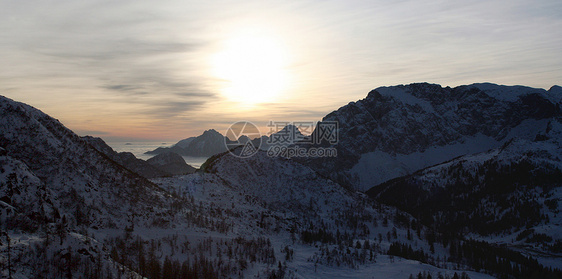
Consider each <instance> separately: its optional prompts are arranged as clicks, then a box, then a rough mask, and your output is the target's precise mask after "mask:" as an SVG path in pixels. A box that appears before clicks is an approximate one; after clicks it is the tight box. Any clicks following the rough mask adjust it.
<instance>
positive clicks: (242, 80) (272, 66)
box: [212, 36, 287, 105]
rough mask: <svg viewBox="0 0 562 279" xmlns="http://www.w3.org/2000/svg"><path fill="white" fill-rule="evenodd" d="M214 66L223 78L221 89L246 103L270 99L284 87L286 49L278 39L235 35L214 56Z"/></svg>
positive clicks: (231, 96) (250, 103) (235, 99)
mask: <svg viewBox="0 0 562 279" xmlns="http://www.w3.org/2000/svg"><path fill="white" fill-rule="evenodd" d="M212 63H213V70H214V74H215V76H216V77H217V78H219V79H220V80H222V81H224V83H223V85H222V87H221V92H222V94H223V96H225V97H226V98H228V99H229V100H231V101H234V102H239V103H243V104H247V105H253V104H258V103H266V102H273V101H275V100H276V99H278V98H279V97H280V94H281V93H282V92H283V91H284V89H285V88H286V87H287V71H286V68H287V65H286V53H285V50H284V49H283V47H282V44H281V43H279V42H278V41H277V40H275V39H273V38H270V37H264V36H238V37H236V38H233V39H230V40H228V41H226V43H225V45H224V48H223V50H222V51H220V52H219V53H217V54H216V55H215V56H214V57H213V62H212Z"/></svg>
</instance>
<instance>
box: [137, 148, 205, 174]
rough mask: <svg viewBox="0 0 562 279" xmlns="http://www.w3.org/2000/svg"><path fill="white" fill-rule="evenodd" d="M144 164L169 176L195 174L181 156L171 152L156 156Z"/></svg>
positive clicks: (192, 168) (193, 169)
mask: <svg viewBox="0 0 562 279" xmlns="http://www.w3.org/2000/svg"><path fill="white" fill-rule="evenodd" d="M146 162H147V163H149V164H150V165H152V166H154V167H155V168H158V169H159V170H161V171H163V172H166V173H169V174H171V175H181V174H190V173H194V172H195V168H194V167H192V166H190V165H188V164H186V163H185V160H184V159H183V158H182V156H180V155H179V154H177V153H173V152H167V153H162V154H158V155H156V156H154V157H152V158H150V159H148V160H147V161H146Z"/></svg>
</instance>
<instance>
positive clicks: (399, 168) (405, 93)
mask: <svg viewBox="0 0 562 279" xmlns="http://www.w3.org/2000/svg"><path fill="white" fill-rule="evenodd" d="M561 91H562V90H561V88H560V87H559V86H553V87H552V88H551V89H550V90H548V91H546V90H543V89H535V88H530V87H524V86H501V85H495V84H489V83H481V84H472V85H467V86H459V87H455V88H450V87H441V86H439V85H434V84H427V83H421V84H410V85H405V86H404V85H400V86H393V87H380V88H377V89H375V90H372V91H371V92H369V94H368V95H367V97H366V98H365V99H362V100H359V101H357V102H351V103H349V104H348V105H346V106H343V107H341V108H340V109H338V110H336V111H334V112H332V113H330V114H328V115H327V116H326V117H324V118H323V120H322V121H338V122H339V130H338V131H339V142H338V144H337V145H336V146H335V147H336V148H337V149H338V157H337V158H319V159H311V160H308V161H307V162H306V164H307V165H309V166H311V167H313V168H314V169H315V170H317V171H318V172H320V173H322V174H323V175H325V176H327V177H330V178H332V179H334V180H335V181H338V182H339V183H341V184H342V185H345V186H347V187H351V188H355V189H359V190H362V191H365V190H367V189H369V188H371V187H373V186H375V185H377V184H379V183H382V182H385V181H387V180H390V179H393V178H396V177H400V176H403V175H407V174H411V173H413V172H415V171H417V170H419V169H422V168H425V167H428V166H431V165H434V164H438V163H441V162H444V161H447V160H450V159H452V158H455V157H458V156H461V155H466V154H472V153H477V152H483V151H486V150H488V149H491V148H497V147H500V146H501V145H503V144H504V143H505V142H507V141H509V140H510V139H511V138H514V137H516V138H522V139H531V140H532V139H534V138H535V136H536V135H537V134H538V133H540V132H543V131H544V130H545V129H546V126H547V124H548V123H549V121H551V120H552V119H553V118H555V117H559V116H560V115H561V110H560V102H561V100H562V93H561Z"/></svg>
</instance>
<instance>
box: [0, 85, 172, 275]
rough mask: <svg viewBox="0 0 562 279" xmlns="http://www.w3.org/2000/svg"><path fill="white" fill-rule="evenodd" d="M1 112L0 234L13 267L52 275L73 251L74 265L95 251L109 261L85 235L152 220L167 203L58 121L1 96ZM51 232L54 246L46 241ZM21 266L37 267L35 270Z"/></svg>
mask: <svg viewBox="0 0 562 279" xmlns="http://www.w3.org/2000/svg"><path fill="white" fill-rule="evenodd" d="M0 112H1V113H0V146H1V148H2V149H3V152H2V154H3V155H1V156H0V163H1V165H0V200H1V202H0V203H1V211H0V213H1V216H0V220H2V222H1V224H0V228H1V229H2V230H3V231H4V230H7V232H8V233H6V234H3V235H4V236H5V238H2V240H1V242H2V244H1V246H2V251H4V252H6V251H7V252H6V253H3V256H2V266H3V267H6V263H7V259H8V258H6V257H5V255H7V254H8V253H9V254H10V255H12V253H14V254H13V255H12V256H14V257H15V258H12V259H16V258H17V257H19V259H20V260H19V261H18V263H19V265H18V268H16V270H19V271H20V274H22V276H23V275H26V276H29V278H31V277H36V276H37V275H38V274H42V273H43V272H46V273H43V274H44V275H45V276H47V277H49V274H51V275H52V276H55V274H53V273H52V272H54V269H53V267H55V266H54V263H60V264H61V265H69V264H70V262H69V259H68V258H66V257H70V256H71V255H74V256H75V263H76V264H78V263H79V262H80V263H83V264H85V265H87V262H88V261H89V259H88V258H89V257H90V256H91V257H94V256H95V257H99V260H98V263H99V264H100V266H102V267H104V266H105V264H110V262H111V260H110V259H109V256H108V255H107V253H106V252H103V251H101V250H99V249H98V248H99V247H98V248H96V247H97V246H96V245H97V244H96V245H94V242H95V240H92V239H91V238H90V237H88V236H86V234H88V232H90V231H89V230H101V229H125V228H126V227H127V226H130V225H131V222H130V220H131V219H132V218H134V219H136V220H137V221H142V222H149V221H150V220H151V218H153V217H154V216H153V215H151V214H153V213H155V212H160V211H161V210H163V208H168V206H167V201H166V199H165V197H167V196H169V195H168V194H167V193H166V192H164V191H162V190H161V189H160V188H159V187H158V186H157V185H156V184H154V183H152V182H150V181H148V180H147V179H145V178H143V177H141V176H139V175H137V174H136V173H133V172H131V171H130V170H128V169H126V168H125V167H123V166H121V165H119V164H117V163H116V162H115V161H113V160H111V159H110V158H109V157H108V156H106V155H105V154H103V153H101V152H99V151H98V150H96V149H95V148H94V147H93V146H92V145H90V144H89V143H88V142H87V141H86V140H84V139H83V138H80V137H79V136H77V135H76V134H74V133H73V132H72V131H70V130H68V129H67V128H66V127H64V126H63V125H62V124H61V123H60V122H59V121H57V120H56V119H54V118H51V117H49V116H48V115H46V114H44V113H42V112H40V111H39V110H37V109H35V108H32V107H30V106H28V105H26V104H22V103H19V102H15V101H13V100H10V99H8V98H5V97H3V96H0ZM78 231H82V232H83V233H82V234H77V233H76V232H78ZM54 235H56V236H58V238H57V244H53V245H48V243H51V242H53V240H52V239H53V238H54ZM6 238H9V239H11V240H12V241H15V242H14V244H13V245H15V246H14V247H12V248H10V247H9V246H6V241H8V242H10V243H11V242H12V241H10V240H9V239H6ZM59 241H60V242H59ZM40 244H41V245H43V246H37V247H44V248H46V247H47V246H48V247H49V249H46V250H45V249H44V248H42V249H38V250H35V251H34V252H33V253H39V254H33V253H31V252H30V251H29V250H27V249H30V248H32V247H35V246H34V245H40ZM70 244H72V246H71V247H67V245H70ZM45 245H47V246H45ZM94 246H96V247H94ZM6 249H8V250H6ZM10 249H13V250H11V252H10ZM72 249H75V250H72ZM82 249H83V250H82ZM71 250H72V251H71ZM77 250H80V251H82V252H80V251H77ZM94 251H95V253H94ZM76 252H78V253H82V254H76ZM30 253H31V254H30ZM34 255H36V256H34ZM74 256H73V257H74ZM42 257H47V258H49V259H50V260H51V261H52V262H51V263H50V262H48V261H45V259H42ZM26 265H27V266H35V267H36V268H35V272H36V273H35V275H33V274H29V269H28V268H24V267H25V266H26ZM118 266H119V265H116V266H115V268H117V267H118ZM62 267H63V266H61V267H59V268H62ZM7 270H11V268H7V269H4V268H2V274H3V275H6V276H7V272H4V271H7ZM65 270H66V269H63V271H64V272H66V271H65ZM116 270H117V269H112V271H110V272H109V273H112V274H117V271H116ZM63 271H61V272H63ZM122 273H128V272H127V271H123V272H122Z"/></svg>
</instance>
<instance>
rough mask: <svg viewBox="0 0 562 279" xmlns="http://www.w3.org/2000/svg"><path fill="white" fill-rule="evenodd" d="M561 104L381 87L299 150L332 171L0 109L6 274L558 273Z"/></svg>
mask: <svg viewBox="0 0 562 279" xmlns="http://www.w3.org/2000/svg"><path fill="white" fill-rule="evenodd" d="M561 104H562V88H560V87H559V86H554V87H552V88H551V89H550V90H548V91H547V90H542V89H534V88H529V87H523V86H501V85H495V84H488V83H483V84H473V85H466V86H459V87H455V88H450V87H441V86H439V85H434V84H426V83H418V84H410V85H400V86H393V87H380V88H377V89H375V90H372V91H371V92H369V94H368V95H367V97H366V98H365V99H362V100H359V101H357V102H352V103H349V104H348V105H346V106H343V107H341V108H340V109H338V110H336V111H334V112H332V113H330V114H328V115H327V116H326V117H324V118H323V120H322V122H321V123H320V124H322V123H323V122H324V123H328V122H329V121H337V122H338V123H339V126H338V130H337V132H338V136H339V137H338V138H339V141H338V142H337V143H330V142H320V143H318V144H316V145H315V144H312V145H311V144H302V145H300V146H301V147H302V148H311V147H334V148H336V149H337V150H338V154H337V155H338V156H337V157H335V158H331V157H326V158H297V159H284V158H276V157H270V156H268V154H267V153H266V152H264V151H258V152H257V153H256V154H255V155H254V156H252V157H249V158H239V157H236V156H231V155H230V154H229V152H226V147H225V144H224V143H225V140H226V141H227V142H228V141H229V140H230V139H225V138H224V136H223V135H221V134H220V133H219V132H217V131H215V130H208V131H205V132H204V133H203V135H201V136H199V137H195V138H188V139H185V140H182V141H180V142H178V143H177V144H176V145H175V146H173V147H171V148H169V149H157V150H159V151H157V153H161V154H159V155H158V156H155V157H154V158H152V159H150V160H148V161H146V162H145V161H142V160H138V159H136V158H133V157H131V154H128V153H117V152H115V151H114V150H112V149H111V148H110V147H109V146H107V145H106V144H105V143H104V142H103V141H102V140H101V139H97V138H93V137H79V136H77V135H76V134H74V133H73V132H72V131H70V130H69V129H67V128H66V127H64V126H63V125H62V124H61V123H60V122H59V121H57V120H56V119H54V118H52V117H50V116H48V115H46V114H44V113H42V112H41V111H39V110H37V109H35V108H32V107H30V106H28V105H26V104H22V103H19V102H16V101H13V100H10V99H8V98H5V97H2V96H0V112H1V113H0V266H2V269H1V270H0V272H1V273H0V276H2V277H9V275H10V273H12V274H14V276H13V277H14V278H36V277H46V278H62V277H68V278H80V277H87V278H109V277H111V278H119V277H122V278H123V277H127V278H191V277H194V278H195V277H205V278H225V277H242V276H244V277H267V278H283V277H290V278H330V277H331V278H341V277H345V276H348V277H349V276H354V277H369V276H372V275H373V274H378V275H380V276H381V277H385V278H392V277H397V276H402V277H406V278H407V277H408V275H412V276H411V277H414V276H415V275H416V274H417V275H418V276H417V277H418V278H429V277H432V278H494V277H496V278H562V271H561V270H560V268H562V264H561V263H562V261H561V260H560V259H562V233H561V232H562V215H561V214H560V212H561V211H562V148H561V146H562V142H561V141H562V110H561ZM286 129H292V127H287V128H286ZM320 132H321V131H319V130H318V129H317V130H315V131H314V132H313V133H312V137H313V138H314V137H315V136H318V135H319V134H320ZM262 139H267V137H265V138H262ZM303 139H306V138H305V137H304V136H303ZM239 140H240V139H239ZM242 140H244V139H242ZM296 144H297V145H299V143H296ZM240 149H242V148H241V147H238V148H236V147H235V148H234V150H233V152H239V151H240ZM172 151H174V152H175V151H180V152H176V153H179V154H181V155H187V154H189V155H188V156H211V157H210V158H209V159H208V160H207V161H206V162H205V164H203V166H202V167H201V170H200V171H198V172H195V173H193V171H194V170H193V169H192V168H189V167H186V165H185V161H184V160H183V158H182V157H181V156H180V155H178V154H176V153H174V152H172ZM184 152H185V153H184ZM210 154H214V155H210ZM186 173H187V174H188V175H181V174H186ZM172 174H177V175H175V176H172ZM147 177H150V180H149V179H148V178H147ZM457 272H458V274H461V273H463V275H462V276H461V275H458V274H455V273H457Z"/></svg>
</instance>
